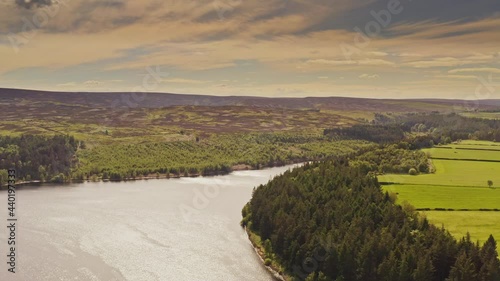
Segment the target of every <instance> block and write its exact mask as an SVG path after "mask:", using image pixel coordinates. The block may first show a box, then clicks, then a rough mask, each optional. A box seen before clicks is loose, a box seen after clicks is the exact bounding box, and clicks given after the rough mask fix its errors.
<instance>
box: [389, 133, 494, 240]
mask: <svg viewBox="0 0 500 281" xmlns="http://www.w3.org/2000/svg"><path fill="white" fill-rule="evenodd" d="M499 145H500V144H499V143H493V142H484V141H483V142H479V141H463V142H461V143H460V144H452V145H448V146H447V147H451V148H452V149H444V148H432V149H427V150H424V151H426V152H428V153H429V154H430V157H431V158H443V159H433V160H432V165H433V166H434V168H435V170H436V172H435V173H432V174H422V175H418V176H410V175H383V176H379V181H380V182H382V183H394V184H392V185H385V186H383V189H384V190H385V191H388V192H391V193H395V194H397V198H398V199H397V200H398V201H397V202H398V203H403V202H405V201H406V202H409V203H410V204H412V205H413V206H415V207H416V208H418V209H426V208H430V209H436V208H440V209H453V210H454V211H426V212H422V213H423V214H425V215H426V216H427V218H428V219H429V220H430V221H431V222H432V223H434V224H436V225H444V226H445V228H446V229H447V230H449V231H450V233H451V234H453V235H454V236H456V237H457V238H461V237H463V236H464V235H466V234H467V232H470V234H471V237H472V238H473V240H474V241H475V240H479V241H485V240H486V239H487V238H488V236H489V235H490V234H493V235H494V236H495V237H500V212H493V211H479V210H480V209H500V151H498V152H496V151H481V150H477V149H500V146H499ZM456 148H462V149H456ZM466 148H471V149H468V150H467V149H466ZM455 159H470V160H477V161H464V160H455ZM487 161H489V162H487ZM492 161H499V162H492ZM488 180H491V181H493V187H492V188H490V187H489V186H488ZM463 209H467V210H470V211H462V210H463Z"/></svg>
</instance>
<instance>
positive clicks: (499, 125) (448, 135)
mask: <svg viewBox="0 0 500 281" xmlns="http://www.w3.org/2000/svg"><path fill="white" fill-rule="evenodd" d="M324 134H325V135H326V136H329V137H332V138H337V139H358V140H367V141H372V142H376V143H380V144H387V143H397V142H400V141H405V142H408V143H409V144H410V147H411V148H412V149H420V148H425V147H430V146H433V145H435V144H448V143H451V142H452V141H458V140H465V139H475V140H486V141H500V120H489V119H480V118H468V117H464V116H461V115H458V114H455V113H452V114H438V113H433V114H427V113H426V114H424V113H422V114H417V113H414V114H407V115H393V116H391V117H390V118H389V117H387V116H385V115H382V114H377V115H376V118H375V120H374V121H373V124H361V125H354V126H352V127H349V128H335V129H326V130H324Z"/></svg>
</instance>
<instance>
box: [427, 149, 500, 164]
mask: <svg viewBox="0 0 500 281" xmlns="http://www.w3.org/2000/svg"><path fill="white" fill-rule="evenodd" d="M456 148H457V146H452V149H445V148H431V149H425V150H424V152H428V153H430V155H431V157H432V158H447V159H470V160H476V159H477V160H488V161H498V162H500V146H499V147H496V148H495V147H493V148H484V147H483V146H481V147H480V148H475V147H474V148H473V149H474V150H471V149H468V148H469V147H466V146H460V148H461V149H456ZM475 149H492V150H496V149H498V151H489V150H475Z"/></svg>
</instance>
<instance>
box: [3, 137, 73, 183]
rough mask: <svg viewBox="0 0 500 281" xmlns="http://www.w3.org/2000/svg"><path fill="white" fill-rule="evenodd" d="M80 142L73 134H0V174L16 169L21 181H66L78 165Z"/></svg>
mask: <svg viewBox="0 0 500 281" xmlns="http://www.w3.org/2000/svg"><path fill="white" fill-rule="evenodd" d="M77 145H78V144H77V142H76V141H75V139H74V138H73V137H70V136H63V135H58V136H52V137H45V136H34V135H23V136H20V137H10V136H0V175H2V174H4V173H5V172H6V170H8V169H15V170H16V176H17V179H18V180H26V181H30V180H41V181H55V182H64V181H66V180H67V179H68V178H69V177H70V174H71V167H72V166H73V165H74V164H75V161H76V158H75V157H74V156H75V151H76V149H77ZM1 177H2V178H3V176H1Z"/></svg>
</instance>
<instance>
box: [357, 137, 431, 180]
mask: <svg viewBox="0 0 500 281" xmlns="http://www.w3.org/2000/svg"><path fill="white" fill-rule="evenodd" d="M351 165H353V166H354V167H358V168H359V169H360V170H361V171H362V172H364V173H365V174H367V173H369V172H375V173H381V174H386V173H393V174H406V173H409V174H412V175H416V174H419V173H425V174H426V173H429V172H433V171H431V167H430V165H429V158H428V157H427V154H426V153H424V152H423V151H420V150H410V144H408V143H407V142H400V143H398V144H392V145H383V146H380V147H379V148H374V149H372V150H369V151H367V152H365V153H361V154H360V155H359V156H357V157H355V160H353V161H351Z"/></svg>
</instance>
